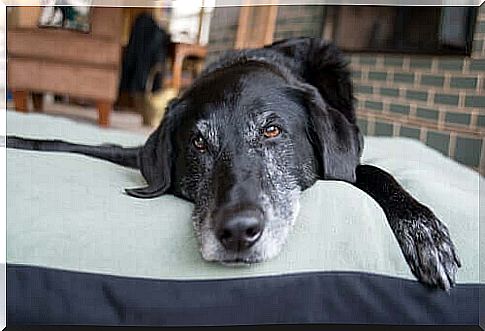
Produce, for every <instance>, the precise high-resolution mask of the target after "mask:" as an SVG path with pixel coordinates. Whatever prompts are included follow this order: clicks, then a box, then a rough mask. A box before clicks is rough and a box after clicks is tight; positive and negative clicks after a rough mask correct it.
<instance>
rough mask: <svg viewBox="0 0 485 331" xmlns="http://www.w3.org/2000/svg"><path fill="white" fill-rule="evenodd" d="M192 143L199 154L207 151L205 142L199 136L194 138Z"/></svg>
mask: <svg viewBox="0 0 485 331" xmlns="http://www.w3.org/2000/svg"><path fill="white" fill-rule="evenodd" d="M192 143H193V144H194V146H195V148H197V150H199V152H205V150H206V149H207V145H206V143H205V140H204V138H203V137H202V136H201V135H198V136H197V137H195V138H194V140H192Z"/></svg>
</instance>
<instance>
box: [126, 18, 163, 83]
mask: <svg viewBox="0 0 485 331" xmlns="http://www.w3.org/2000/svg"><path fill="white" fill-rule="evenodd" d="M169 44H170V35H169V34H168V33H167V32H166V31H165V30H164V29H162V28H161V27H160V26H159V25H158V24H157V23H156V22H155V21H154V20H153V17H152V16H151V15H150V14H148V13H142V14H140V15H138V17H137V18H136V20H135V24H134V25H133V29H132V30H131V35H130V40H129V42H128V45H127V47H126V49H125V52H124V54H123V64H122V72H121V82H120V91H128V92H143V91H145V85H146V82H147V78H148V74H149V73H150V69H151V68H152V67H153V66H154V65H156V64H157V63H160V64H162V65H164V63H165V59H166V58H167V53H168V47H169ZM162 79H163V77H162V76H161V74H159V75H158V77H156V78H155V82H154V84H153V89H152V91H155V90H158V89H159V88H160V87H161V84H162Z"/></svg>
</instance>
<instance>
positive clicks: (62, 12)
mask: <svg viewBox="0 0 485 331" xmlns="http://www.w3.org/2000/svg"><path fill="white" fill-rule="evenodd" d="M66 3H67V4H69V1H68V0H64V1H59V0H57V1H56V0H53V1H48V3H46V2H44V3H43V4H44V5H45V6H40V7H8V8H7V70H8V71H7V74H8V75H7V93H8V96H7V100H8V108H9V109H12V110H13V109H15V110H16V111H21V112H44V113H46V114H48V115H52V116H64V117H69V118H72V119H74V120H76V121H82V122H86V123H91V124H92V125H99V126H102V127H111V128H115V129H122V130H130V131H135V132H141V133H144V134H148V133H149V132H150V131H151V130H153V128H154V126H156V125H157V124H158V122H159V121H160V118H161V117H162V116H163V110H164V107H165V105H166V104H167V102H168V101H169V100H170V99H171V98H173V97H175V96H176V95H177V94H178V93H180V91H182V90H183V89H184V88H186V87H187V86H188V85H189V84H190V83H191V81H192V80H193V79H194V77H196V76H197V74H198V73H200V70H201V69H202V68H203V67H204V66H205V65H206V64H207V63H209V62H211V61H213V60H214V59H216V58H217V56H219V55H221V54H222V53H223V52H224V51H226V50H230V49H234V48H247V47H261V46H263V45H266V44H269V43H272V42H273V41H276V40H279V39H284V38H291V37H300V36H310V37H322V38H325V39H328V40H332V41H333V42H335V43H336V44H337V45H338V46H339V47H340V48H341V49H342V50H343V51H344V52H345V54H346V56H347V57H348V60H349V62H350V67H351V69H352V76H353V82H354V88H355V95H356V106H357V115H358V121H359V126H360V127H361V129H362V131H363V132H364V133H365V134H366V135H371V136H403V137H409V138H412V139H417V140H420V141H422V142H423V143H425V144H426V145H428V146H430V147H432V148H434V149H436V150H438V151H440V152H441V153H443V154H444V155H447V156H449V157H450V158H452V159H454V160H456V161H458V162H460V163H462V164H465V165H466V166H468V167H471V168H473V169H475V170H477V171H480V173H482V174H483V173H485V141H484V137H485V135H484V133H485V129H484V127H485V46H484V42H485V6H483V5H482V6H481V7H397V6H394V7H391V6H326V5H325V6H317V5H284V6H283V5H280V6H279V5H276V1H274V2H272V3H274V5H267V6H250V5H248V6H232V7H220V6H218V2H217V1H216V0H198V1H197V0H196V1H193V0H172V1H170V0H164V1H153V7H146V8H142V7H137V8H129V7H124V8H109V7H85V6H79V1H78V2H77V3H76V4H77V6H61V5H65V4H66ZM89 3H90V1H89V0H86V1H85V2H84V3H83V4H84V5H86V4H89ZM270 3H271V2H270ZM46 4H47V5H46ZM7 125H8V123H7Z"/></svg>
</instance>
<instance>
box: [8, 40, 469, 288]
mask: <svg viewBox="0 0 485 331" xmlns="http://www.w3.org/2000/svg"><path fill="white" fill-rule="evenodd" d="M353 103H354V100H353V92H352V82H351V79H350V73H349V71H348V69H347V63H346V61H345V60H344V57H343V56H342V54H341V53H340V51H339V50H338V49H337V48H336V47H335V46H333V45H331V44H328V43H326V42H325V41H322V40H320V39H313V38H295V39H290V40H284V41H281V42H276V43H274V44H273V45H270V46H267V47H265V48H262V49H252V50H242V51H232V52H229V53H227V54H226V55H225V56H223V57H222V58H221V59H219V60H218V61H217V62H215V63H213V64H211V65H209V66H208V67H207V68H206V69H205V70H204V72H203V73H202V74H201V75H200V77H199V78H198V79H197V80H196V81H195V82H194V83H193V85H192V86H191V87H190V88H189V89H188V90H186V91H185V92H184V93H183V94H182V95H181V96H180V97H179V98H178V99H175V100H174V101H173V102H171V103H170V105H169V106H168V107H167V108H168V109H167V112H166V114H165V116H164V118H163V120H162V122H161V124H160V126H159V127H158V128H157V129H156V130H155V131H154V132H153V133H152V134H151V135H150V137H149V138H148V140H147V142H146V143H145V145H144V146H141V147H139V148H130V149H124V148H121V147H119V146H112V145H110V146H97V147H95V146H83V145H75V144H70V143H66V142H60V141H55V142H52V141H34V140H29V139H22V138H17V137H7V147H9V148H23V149H34V150H51V151H55V150H59V151H69V152H75V153H81V154H86V155H90V156H94V157H99V158H103V159H105V160H109V161H112V162H115V163H119V164H121V165H125V166H131V167H137V168H139V169H140V170H141V173H142V175H143V176H144V178H145V179H146V181H147V186H146V187H142V188H135V189H127V190H126V191H127V193H128V194H130V195H132V196H135V197H140V198H153V197H157V196H160V195H162V194H165V193H171V194H175V195H177V196H179V197H182V198H185V199H187V200H189V201H192V202H194V203H195V208H194V214H193V215H194V216H193V217H194V227H195V230H196V233H197V235H198V238H199V239H200V241H201V247H202V248H201V251H202V255H203V256H204V258H206V259H208V260H217V261H221V262H246V263H253V262H258V261H262V260H264V259H267V258H270V257H272V256H274V255H275V254H277V251H278V250H279V249H280V246H281V245H282V244H283V243H284V240H285V238H286V235H287V230H288V228H289V227H291V224H292V221H293V220H294V218H295V217H296V214H295V213H296V212H295V210H296V209H297V195H295V194H298V192H300V191H302V190H304V189H306V188H308V187H309V186H311V185H312V184H313V183H314V182H315V181H316V180H317V179H333V180H342V181H346V182H349V183H352V184H353V185H355V186H356V187H358V188H359V189H361V190H363V191H364V192H366V193H368V194H369V195H370V196H372V197H373V198H374V199H375V200H376V201H377V202H378V203H379V205H380V206H381V207H382V209H383V211H384V213H385V214H386V217H387V219H388V221H389V224H390V226H391V228H392V230H393V232H394V234H395V236H396V238H397V240H398V242H399V244H400V246H401V249H402V252H403V255H404V257H405V259H406V261H407V262H408V264H409V266H410V268H411V270H412V272H413V273H414V275H415V276H416V277H417V278H418V279H419V280H420V281H422V282H423V283H425V284H427V285H429V286H433V287H440V288H443V289H445V290H448V289H450V288H451V287H452V286H453V285H454V283H455V277H456V272H457V269H458V268H459V267H460V262H459V259H458V256H457V254H456V249H455V247H454V245H453V243H452V241H451V239H450V236H449V233H448V230H447V228H446V226H445V225H444V224H443V223H441V222H440V221H439V220H438V219H437V218H436V217H435V215H434V214H433V213H432V212H431V211H430V210H429V208H427V207H426V206H424V205H422V204H421V203H419V202H417V201H416V200H415V199H414V198H413V197H412V196H411V195H410V194H409V193H407V192H406V191H405V190H404V189H403V188H402V187H401V186H400V185H399V184H398V183H397V182H396V181H395V180H394V178H393V177H392V176H391V175H390V174H388V173H386V172H384V171H383V170H381V169H378V168H376V167H373V166H368V165H360V156H361V154H362V150H363V139H362V135H361V133H360V131H359V129H358V127H357V125H356V119H355V110H354V106H353ZM269 126H273V129H274V126H276V127H277V128H279V129H281V132H280V133H279V135H277V136H275V137H271V138H267V137H266V136H265V135H264V134H263V132H264V130H266V129H267V128H268V127H269ZM197 139H198V140H201V141H202V142H203V143H204V144H203V145H202V147H200V146H199V149H197V148H195V147H194V146H196V145H194V141H196V140H197ZM198 140H197V141H198ZM295 197H296V198H295ZM248 222H249V223H251V222H252V224H256V225H255V227H254V228H250V229H248V230H251V231H253V230H254V229H256V230H257V231H258V233H257V234H258V236H259V237H262V239H259V237H257V239H255V240H254V241H256V243H255V244H254V242H251V247H250V248H249V246H250V245H239V244H241V242H236V244H234V241H232V242H231V244H230V245H226V244H224V243H227V240H226V239H227V238H225V239H224V238H223V237H224V236H225V233H226V232H227V229H228V228H227V227H228V224H229V223H230V224H232V225H231V226H232V228H231V229H229V230H231V231H233V230H234V224H236V225H237V226H240V225H241V224H244V226H246V225H247V224H246V223H248ZM244 229H245V228H244ZM239 230H240V229H237V231H239ZM253 232H254V231H253ZM261 232H262V235H261ZM238 233H239V232H238ZM265 233H270V234H271V235H265ZM216 237H217V238H218V239H220V240H219V241H218V240H216V239H215V238H216ZM221 238H222V239H221ZM271 238H272V239H271ZM221 242H222V243H223V244H224V245H221ZM223 246H224V247H223ZM246 246H248V247H246ZM276 246H277V248H275V247H276ZM229 247H230V249H229Z"/></svg>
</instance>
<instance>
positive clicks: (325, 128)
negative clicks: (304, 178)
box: [267, 37, 363, 182]
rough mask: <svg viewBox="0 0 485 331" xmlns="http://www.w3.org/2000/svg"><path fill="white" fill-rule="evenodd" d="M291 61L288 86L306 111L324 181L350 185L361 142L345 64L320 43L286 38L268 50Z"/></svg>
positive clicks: (338, 54) (330, 47)
mask: <svg viewBox="0 0 485 331" xmlns="http://www.w3.org/2000/svg"><path fill="white" fill-rule="evenodd" d="M267 48H270V49H273V50H275V51H277V52H279V53H281V54H283V55H285V56H286V57H288V58H290V63H291V68H290V70H291V71H293V72H294V73H295V74H296V76H297V77H298V79H297V81H296V82H292V83H293V85H294V88H295V89H296V90H297V91H299V94H300V96H303V102H304V103H305V105H306V107H307V109H308V111H309V112H308V116H309V123H308V135H309V137H310V139H311V141H312V143H313V145H314V148H315V151H316V154H317V157H318V158H319V161H320V163H321V174H320V175H321V176H322V178H323V179H337V180H344V181H347V182H355V169H356V167H357V165H358V164H359V159H360V154H361V151H362V147H363V146H362V145H363V139H362V135H361V133H360V131H359V128H358V127H357V125H355V110H354V97H353V90H352V81H351V77H350V72H349V70H348V68H347V61H346V60H345V58H344V56H343V54H342V53H341V52H340V50H339V49H338V48H337V47H336V46H335V45H333V44H331V43H328V42H327V41H325V40H322V39H319V38H306V37H303V38H291V39H286V40H282V41H278V42H275V43H273V44H272V45H269V46H267Z"/></svg>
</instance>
